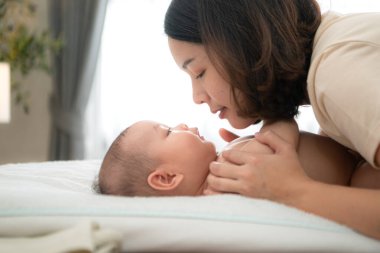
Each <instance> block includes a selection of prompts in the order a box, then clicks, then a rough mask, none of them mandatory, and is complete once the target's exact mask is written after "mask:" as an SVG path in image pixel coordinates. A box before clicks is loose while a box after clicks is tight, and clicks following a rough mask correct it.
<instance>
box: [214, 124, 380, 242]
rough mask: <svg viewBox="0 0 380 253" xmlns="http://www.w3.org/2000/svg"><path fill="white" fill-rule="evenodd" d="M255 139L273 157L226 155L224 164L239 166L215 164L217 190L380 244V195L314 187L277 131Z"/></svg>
mask: <svg viewBox="0 0 380 253" xmlns="http://www.w3.org/2000/svg"><path fill="white" fill-rule="evenodd" d="M256 139H257V140H258V141H260V142H262V143H263V144H266V145H269V146H270V147H271V148H272V149H273V150H274V154H265V155H263V154H255V155H253V154H250V153H247V152H244V151H238V150H229V151H227V152H225V153H224V155H223V156H224V157H225V159H227V160H228V161H230V162H231V163H233V164H234V165H231V164H229V165H228V164H226V163H212V164H211V166H210V169H211V172H212V174H213V175H211V176H209V178H208V183H209V184H210V186H211V187H212V188H213V189H217V190H218V191H221V192H233V193H239V194H242V195H245V196H250V197H256V198H265V199H270V200H273V201H277V202H281V203H284V204H287V205H290V206H293V207H296V208H299V209H302V210H304V211H307V212H311V213H314V214H317V215H320V216H323V217H325V218H328V219H331V220H334V221H336V222H338V223H341V224H344V225H347V226H349V227H351V228H353V229H355V230H357V231H359V232H361V233H363V234H366V235H368V236H371V237H374V238H376V239H380V215H379V214H380V201H379V200H380V190H367V189H358V188H350V187H346V186H337V185H331V184H325V183H320V182H317V181H313V180H311V179H310V178H309V177H308V176H307V175H306V173H305V172H304V170H303V168H302V166H301V163H300V161H299V159H298V156H297V152H296V150H295V149H294V147H293V146H292V145H291V144H289V143H287V142H286V141H285V140H284V139H282V138H281V137H279V136H278V135H276V134H275V133H273V132H272V131H266V132H264V133H262V134H257V136H256ZM231 166H235V167H237V168H232V169H231ZM221 178H222V180H220V179H221Z"/></svg>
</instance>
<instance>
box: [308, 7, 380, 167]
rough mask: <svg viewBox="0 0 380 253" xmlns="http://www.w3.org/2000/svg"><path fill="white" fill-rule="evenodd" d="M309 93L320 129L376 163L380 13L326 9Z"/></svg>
mask: <svg viewBox="0 0 380 253" xmlns="http://www.w3.org/2000/svg"><path fill="white" fill-rule="evenodd" d="M308 93H309V97H310V102H311V105H312V107H313V110H314V113H315V116H316V118H317V120H318V123H319V124H320V127H321V129H322V130H323V131H324V132H325V133H326V134H327V135H328V136H330V137H331V138H333V139H334V140H336V141H337V142H339V143H341V144H342V145H344V146H346V147H349V148H351V149H353V150H356V151H358V152H359V153H360V154H361V155H362V156H363V157H364V158H365V159H366V160H367V161H368V162H370V163H371V164H372V166H374V158H375V152H376V149H377V147H378V146H379V144H380V13H362V14H351V15H341V14H337V13H332V12H329V13H326V14H325V15H324V16H323V18H322V23H321V26H320V27H319V29H318V31H317V34H316V36H315V41H314V50H313V55H312V60H311V66H310V70H309V75H308Z"/></svg>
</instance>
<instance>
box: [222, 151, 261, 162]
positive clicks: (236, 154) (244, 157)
mask: <svg viewBox="0 0 380 253" xmlns="http://www.w3.org/2000/svg"><path fill="white" fill-rule="evenodd" d="M253 155H254V154H250V153H247V152H245V151H240V150H236V149H230V150H226V151H223V153H222V157H223V158H224V159H225V160H226V161H227V162H229V163H233V164H236V165H243V164H245V163H247V161H248V160H249V159H251V158H252V157H253ZM227 164H228V163H227Z"/></svg>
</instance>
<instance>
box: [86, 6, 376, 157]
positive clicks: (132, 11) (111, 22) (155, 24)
mask: <svg viewBox="0 0 380 253" xmlns="http://www.w3.org/2000/svg"><path fill="white" fill-rule="evenodd" d="M319 2H320V4H321V7H322V11H323V12H325V11H327V10H329V9H332V10H334V11H339V12H344V13H348V12H362V11H374V10H375V9H376V8H377V9H378V10H379V9H380V8H379V7H380V1H378V0H366V1H364V0H361V1H357V0H331V1H330V0H320V1H319ZM169 3H170V0H110V1H109V5H108V10H107V16H106V22H105V26H104V29H105V30H104V33H103V41H102V42H103V45H102V50H101V60H100V63H99V66H98V67H99V71H98V77H97V80H96V82H97V84H98V89H97V90H94V91H93V96H92V100H91V101H92V102H91V104H90V106H89V114H88V115H90V117H91V118H92V120H91V122H94V121H93V120H94V118H96V122H98V123H97V124H89V125H88V137H89V138H88V141H87V146H88V152H87V158H101V157H102V156H103V155H104V152H105V150H106V149H107V148H108V146H109V145H110V143H111V141H112V140H113V139H114V138H115V137H116V136H117V135H118V133H119V132H121V131H122V130H123V129H124V128H125V127H127V126H129V125H130V124H132V123H133V122H135V121H138V120H141V119H150V120H156V121H159V122H163V123H165V124H168V125H175V124H178V123H182V122H183V123H187V124H189V125H191V126H197V127H198V128H199V129H200V132H201V134H202V135H204V136H205V137H206V138H208V139H210V140H212V141H214V142H215V143H216V144H217V147H218V148H221V147H223V146H224V145H225V143H224V141H222V140H221V139H220V137H219V136H218V129H219V128H220V127H225V128H228V129H230V130H233V131H235V132H236V133H238V134H252V133H254V132H256V131H257V130H258V129H259V127H260V126H256V127H251V128H250V129H246V130H235V129H233V128H231V127H230V126H229V124H228V122H226V121H221V120H219V119H218V118H216V116H215V115H212V114H211V113H210V112H209V109H208V107H207V106H206V105H205V106H198V105H195V104H194V103H193V102H192V95H191V94H192V93H191V84H190V80H189V79H188V77H187V76H186V75H185V73H182V72H181V71H180V70H179V69H178V67H177V66H176V65H175V63H174V60H173V59H172V56H171V54H170V52H169V49H168V46H167V37H166V35H165V34H164V32H163V20H164V16H165V12H166V9H167V7H168V5H169ZM297 121H298V124H299V126H300V128H301V129H303V130H307V131H310V132H317V131H318V124H317V123H316V120H315V118H314V115H313V113H312V110H311V108H310V107H305V108H301V114H300V116H299V117H298V119H297Z"/></svg>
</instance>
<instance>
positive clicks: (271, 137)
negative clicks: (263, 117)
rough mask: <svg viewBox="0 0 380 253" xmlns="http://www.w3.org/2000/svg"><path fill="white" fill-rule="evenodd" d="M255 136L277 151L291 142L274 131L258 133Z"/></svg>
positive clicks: (286, 147)
mask: <svg viewBox="0 0 380 253" xmlns="http://www.w3.org/2000/svg"><path fill="white" fill-rule="evenodd" d="M255 138H256V140H257V141H259V142H261V143H262V144H265V145H268V146H269V147H270V148H271V149H272V150H273V151H274V152H275V153H278V152H281V151H283V150H285V149H288V148H289V147H290V144H289V143H288V142H286V141H285V140H284V139H283V138H281V137H280V136H279V135H278V134H276V133H275V132H273V131H270V130H268V131H265V132H264V133H256V134H255Z"/></svg>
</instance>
